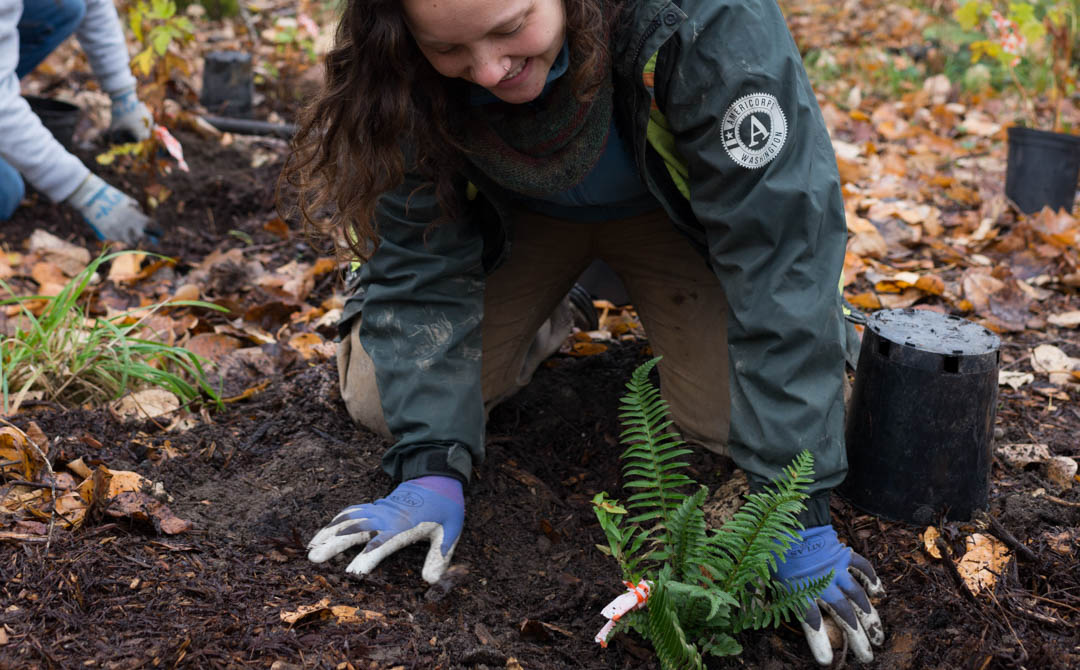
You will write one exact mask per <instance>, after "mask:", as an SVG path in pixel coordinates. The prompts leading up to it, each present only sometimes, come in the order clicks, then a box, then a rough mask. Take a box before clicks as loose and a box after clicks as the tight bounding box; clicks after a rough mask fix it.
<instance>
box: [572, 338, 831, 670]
mask: <svg viewBox="0 0 1080 670" xmlns="http://www.w3.org/2000/svg"><path fill="white" fill-rule="evenodd" d="M659 360H660V359H659V358H654V359H652V360H650V361H648V362H646V363H644V364H642V365H641V366H640V367H638V368H637V369H636V370H635V371H634V373H633V374H632V376H631V380H630V382H629V383H628V384H627V389H628V393H627V394H626V395H625V396H623V398H622V404H621V405H620V410H621V412H620V418H621V421H622V423H623V426H624V430H623V432H622V435H621V437H620V440H621V441H622V443H623V444H625V445H627V447H626V450H625V451H624V452H623V454H622V456H621V460H622V461H623V464H622V468H623V474H624V477H625V482H624V484H623V486H624V488H626V489H627V490H629V491H633V493H632V495H630V496H629V497H628V498H627V500H626V503H625V505H624V504H621V503H620V502H619V501H618V500H613V499H611V498H609V497H608V496H607V494H606V493H598V494H597V495H596V496H595V497H594V498H593V506H594V510H595V512H596V516H597V519H598V520H599V521H600V526H601V528H603V530H604V534H605V536H606V538H607V545H606V546H604V545H597V546H598V548H599V549H600V550H601V551H602V552H603V553H605V554H607V555H610V556H613V557H614V558H615V559H616V561H618V563H619V567H620V568H621V569H622V574H623V578H624V579H625V580H626V581H627V582H628V583H631V584H637V583H639V582H640V580H643V579H644V580H647V581H648V582H650V583H651V590H650V594H649V596H648V600H647V602H646V606H645V607H644V608H642V609H636V610H634V611H631V612H628V613H627V614H626V615H625V616H623V617H622V618H621V619H620V620H619V621H618V624H617V627H616V629H615V630H618V629H620V628H627V627H628V628H630V629H632V630H634V631H636V632H637V633H638V634H640V635H641V636H642V637H643V638H645V639H646V640H648V641H650V642H651V643H652V645H653V648H654V649H655V651H656V655H657V658H658V659H659V661H660V665H661V667H662V668H664V669H665V670H671V669H676V668H678V669H682V668H702V667H704V660H703V657H704V656H706V655H712V656H730V655H736V654H739V653H741V652H742V647H741V646H740V645H739V643H738V642H737V641H736V640H735V637H734V636H735V635H736V634H738V633H739V632H741V631H743V630H747V629H758V628H764V627H766V626H775V625H778V624H779V623H780V622H782V621H789V620H791V619H792V618H795V619H798V618H800V617H802V615H803V613H804V611H805V607H806V601H807V599H808V598H816V597H817V596H818V595H820V593H821V592H822V591H824V589H825V587H826V586H827V585H828V584H829V581H830V580H831V579H832V573H831V572H830V573H829V574H828V575H825V576H824V577H822V578H820V579H817V580H813V581H811V582H809V583H807V584H804V585H803V586H802V587H801V588H798V589H795V590H789V589H788V588H786V587H785V586H784V585H783V584H781V583H779V582H777V581H775V580H774V579H773V577H772V573H773V570H774V569H775V567H776V562H777V560H781V559H779V558H778V556H782V555H783V554H784V553H785V552H786V550H787V549H788V548H789V547H790V545H791V542H792V540H793V538H792V533H794V532H795V531H796V530H799V529H801V528H802V525H801V524H800V523H799V522H798V520H797V519H796V515H797V514H798V513H799V512H800V511H802V510H803V509H804V508H805V507H804V505H803V503H802V501H803V500H804V499H805V498H806V494H805V489H806V487H807V485H808V484H809V483H810V482H811V479H810V475H811V473H812V471H813V457H812V456H811V455H810V453H809V452H807V451H803V452H802V453H800V454H799V455H798V456H797V457H796V458H795V461H794V462H793V463H792V464H791V465H790V466H788V467H787V468H786V469H785V471H784V473H783V474H782V475H781V476H780V477H778V478H777V479H776V480H774V481H773V482H771V485H769V486H766V487H765V488H764V490H762V491H761V492H758V493H751V494H749V495H748V496H747V497H746V502H745V504H744V505H743V506H742V507H741V508H740V509H739V510H738V511H737V512H736V513H735V515H734V517H733V518H732V519H731V520H730V521H728V522H727V523H725V524H724V525H723V526H722V527H721V528H719V529H712V530H710V529H709V528H707V526H706V523H705V516H704V513H703V511H702V504H703V503H704V502H705V499H706V495H707V489H706V487H704V486H701V485H698V484H697V483H696V482H694V481H693V480H692V479H690V477H688V476H687V475H686V474H685V469H686V468H687V467H688V464H687V463H686V462H685V461H683V460H681V459H682V457H684V456H685V455H687V454H689V453H690V450H689V449H688V448H686V444H685V442H683V441H682V439H681V438H680V437H679V435H678V433H676V432H675V431H674V430H672V420H671V419H670V418H669V411H668V405H667V403H666V402H665V401H664V400H663V399H662V398H661V396H660V392H659V390H658V389H657V388H656V387H655V386H653V385H652V384H651V383H650V381H649V371H650V370H652V369H653V367H654V366H655V365H656V363H657V362H658V361H659Z"/></svg>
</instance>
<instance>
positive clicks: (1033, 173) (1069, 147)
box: [1005, 126, 1080, 214]
mask: <svg viewBox="0 0 1080 670" xmlns="http://www.w3.org/2000/svg"><path fill="white" fill-rule="evenodd" d="M1078 174H1080V136H1077V135H1068V134H1065V133H1054V132H1050V131H1047V130H1034V129H1032V128H1022V127H1019V126H1013V127H1011V128H1009V159H1008V164H1007V166H1006V171H1005V194H1006V195H1007V196H1009V198H1011V199H1012V201H1013V202H1015V203H1016V205H1017V207H1019V208H1020V210H1021V211H1023V212H1024V213H1025V214H1031V213H1034V212H1038V211H1039V210H1041V209H1042V208H1043V207H1045V206H1047V205H1049V206H1050V207H1051V208H1052V209H1054V210H1055V211H1056V210H1059V209H1062V208H1064V209H1065V211H1067V212H1072V209H1073V202H1074V201H1075V200H1076V180H1077V176H1078Z"/></svg>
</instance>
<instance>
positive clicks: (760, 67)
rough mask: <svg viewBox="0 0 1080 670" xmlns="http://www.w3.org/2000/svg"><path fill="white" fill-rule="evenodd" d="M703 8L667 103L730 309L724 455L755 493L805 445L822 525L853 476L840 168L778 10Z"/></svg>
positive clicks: (689, 28) (753, 5) (686, 28)
mask: <svg viewBox="0 0 1080 670" xmlns="http://www.w3.org/2000/svg"><path fill="white" fill-rule="evenodd" d="M694 4H695V7H694V8H693V11H689V10H690V9H691V8H688V14H689V18H688V19H687V21H686V23H685V24H684V25H683V26H682V27H681V28H680V31H679V36H680V40H681V45H680V49H679V53H678V56H677V60H676V63H675V65H674V70H673V73H672V75H671V77H672V78H671V81H670V83H669V85H668V88H667V91H668V93H667V100H666V101H665V102H664V104H663V105H662V106H663V108H664V111H665V113H666V114H667V118H668V121H669V123H670V124H671V127H672V130H673V132H674V134H675V144H676V149H677V150H678V151H679V153H680V154H681V155H682V156H683V157H684V159H685V160H686V161H687V166H688V171H689V180H688V182H689V183H688V185H689V189H690V204H691V207H692V208H693V212H694V214H695V216H696V217H697V218H698V220H699V221H700V222H701V223H702V224H703V226H704V228H705V235H706V241H707V244H708V253H709V256H710V262H711V264H712V267H713V270H714V271H715V272H716V274H717V276H718V277H719V278H720V280H721V281H722V282H723V286H724V291H725V293H726V295H727V300H728V303H729V314H728V324H729V325H728V342H729V350H730V361H731V378H730V386H731V433H730V438H729V446H730V450H731V454H732V456H733V458H734V459H735V461H736V462H737V463H738V464H739V465H740V466H741V467H742V468H743V469H744V470H746V471H747V474H748V475H749V477H750V479H751V483H752V485H753V486H755V487H760V486H761V485H762V484H763V483H764V482H766V481H768V480H769V479H771V478H772V477H775V476H776V475H777V474H779V473H780V471H781V468H783V467H784V466H785V465H787V464H788V463H790V462H791V461H792V459H793V458H794V457H795V455H796V454H797V453H798V452H800V451H802V450H803V449H808V450H810V452H811V453H812V454H813V455H814V484H813V487H812V489H811V491H810V493H811V495H812V496H813V497H812V499H811V501H809V502H810V505H809V507H810V509H809V510H808V512H807V514H806V515H804V521H806V522H807V524H808V525H819V524H821V523H827V522H828V519H829V512H828V491H829V490H830V489H832V488H833V487H835V486H836V485H837V484H839V483H840V481H841V480H842V479H843V477H844V474H845V471H846V468H847V464H846V457H845V453H844V443H843V414H844V412H843V391H842V382H843V378H842V374H843V370H844V348H843V344H844V338H843V336H842V335H843V330H842V327H843V324H842V316H841V311H840V295H839V292H838V281H839V278H840V273H841V271H842V268H843V259H844V249H845V244H846V239H847V229H846V226H845V221H844V210H843V203H842V200H841V194H840V184H839V179H838V176H837V168H836V161H835V157H834V154H833V150H832V146H831V143H830V141H829V136H828V133H827V131H826V129H825V125H824V122H823V120H822V118H821V113H820V110H819V108H818V105H817V101H816V99H815V97H814V93H813V91H812V90H811V87H810V83H809V81H808V80H807V78H806V75H805V71H804V70H803V66H802V61H801V59H800V57H799V52H798V49H797V48H796V47H795V45H794V42H793V41H792V39H791V36H790V33H789V32H788V30H787V26H786V23H785V22H784V20H783V17H782V16H781V15H780V12H779V10H778V9H777V8H776V6H775V3H773V2H771V1H768V0H762V1H760V2H757V1H755V2H746V3H742V2H739V3H736V2H721V3H708V4H706V3H694ZM703 101H704V104H703Z"/></svg>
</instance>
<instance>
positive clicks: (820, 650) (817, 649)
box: [802, 623, 833, 665]
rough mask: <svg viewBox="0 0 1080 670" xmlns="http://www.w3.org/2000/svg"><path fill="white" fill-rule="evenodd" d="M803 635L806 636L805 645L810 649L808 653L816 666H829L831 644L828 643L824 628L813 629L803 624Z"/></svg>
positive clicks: (831, 656) (831, 654)
mask: <svg viewBox="0 0 1080 670" xmlns="http://www.w3.org/2000/svg"><path fill="white" fill-rule="evenodd" d="M802 629H803V633H804V634H805V635H806V643H807V645H808V646H809V647H810V653H811V654H812V655H813V657H814V660H815V661H817V664H818V665H831V664H832V662H833V650H832V644H831V643H830V642H829V634H828V633H827V632H826V631H825V627H824V626H821V627H820V628H813V627H812V626H810V625H808V624H806V623H803V624H802Z"/></svg>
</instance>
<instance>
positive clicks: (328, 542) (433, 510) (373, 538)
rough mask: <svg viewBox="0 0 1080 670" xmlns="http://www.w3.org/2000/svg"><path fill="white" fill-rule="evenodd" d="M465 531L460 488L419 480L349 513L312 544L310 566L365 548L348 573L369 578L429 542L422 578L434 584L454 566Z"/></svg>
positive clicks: (440, 480)
mask: <svg viewBox="0 0 1080 670" xmlns="http://www.w3.org/2000/svg"><path fill="white" fill-rule="evenodd" d="M464 525H465V497H464V494H463V493H462V489H461V482H459V481H458V480H456V479H454V478H452V477H441V476H438V475H428V476H426V477H419V478H417V479H412V480H409V481H407V482H403V483H401V484H399V485H398V487H397V488H395V489H394V490H393V491H392V492H391V493H390V495H388V496H386V497H385V498H380V499H379V500H376V501H375V502H373V503H367V504H364V505H353V506H351V507H346V508H345V509H344V510H342V511H341V513H339V514H338V515H337V516H336V517H334V520H333V521H331V522H330V524H329V525H328V526H326V527H325V528H323V529H322V530H320V531H319V532H318V533H316V534H315V537H313V538H311V541H310V542H308V560H310V561H312V562H313V563H322V562H323V561H326V560H328V559H330V558H333V557H334V556H337V555H338V554H340V553H341V552H343V551H345V550H347V549H350V548H352V547H354V546H356V545H358V544H364V545H365V546H364V550H363V551H361V552H360V553H359V554H358V555H357V556H356V558H354V559H353V560H352V562H351V563H349V567H347V568H345V572H348V573H350V574H353V575H366V574H368V573H370V572H371V571H372V570H374V569H375V566H377V565H378V564H379V562H380V561H382V559H384V558H386V557H387V556H389V555H390V554H392V553H394V552H395V551H397V550H398V549H401V548H402V547H404V546H407V545H410V544H412V543H413V542H418V541H420V540H429V541H430V542H431V546H430V548H429V549H428V553H427V558H426V559H425V560H424V569H423V571H422V572H421V574H420V576H421V577H423V578H424V581H426V582H427V583H429V584H434V583H435V582H437V581H439V578H440V577H442V575H443V573H444V572H446V568H447V567H448V566H449V565H450V557H451V556H453V554H454V548H455V547H456V546H457V541H458V538H459V537H461V530H462V527H463V526H464Z"/></svg>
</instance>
